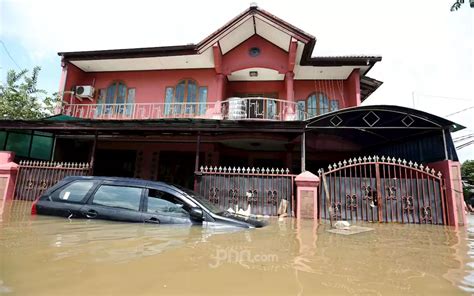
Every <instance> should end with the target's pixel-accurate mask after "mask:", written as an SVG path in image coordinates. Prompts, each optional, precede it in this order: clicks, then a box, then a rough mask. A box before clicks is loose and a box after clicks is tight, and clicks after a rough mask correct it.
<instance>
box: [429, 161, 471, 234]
mask: <svg viewBox="0 0 474 296" xmlns="http://www.w3.org/2000/svg"><path fill="white" fill-rule="evenodd" d="M429 165H430V167H432V168H434V169H435V170H438V171H440V172H441V173H442V174H443V176H444V179H445V186H446V202H447V205H446V206H447V207H446V208H447V215H448V222H449V223H446V224H448V225H451V226H462V225H467V216H466V212H465V210H464V199H463V191H462V182H461V164H460V163H459V162H458V161H452V160H442V161H437V162H432V163H430V164H429Z"/></svg>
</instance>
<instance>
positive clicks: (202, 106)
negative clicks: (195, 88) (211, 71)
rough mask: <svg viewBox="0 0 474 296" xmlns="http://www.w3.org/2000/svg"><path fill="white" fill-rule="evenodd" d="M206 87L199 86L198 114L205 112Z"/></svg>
mask: <svg viewBox="0 0 474 296" xmlns="http://www.w3.org/2000/svg"><path fill="white" fill-rule="evenodd" d="M206 103H207V87H205V86H201V87H200V88H199V109H198V111H199V112H198V114H199V115H205V114H206V107H207V104H206Z"/></svg>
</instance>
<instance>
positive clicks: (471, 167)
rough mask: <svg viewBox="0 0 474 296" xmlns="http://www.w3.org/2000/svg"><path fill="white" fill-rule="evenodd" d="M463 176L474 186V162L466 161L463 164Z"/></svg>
mask: <svg viewBox="0 0 474 296" xmlns="http://www.w3.org/2000/svg"><path fill="white" fill-rule="evenodd" d="M461 175H462V177H463V179H465V180H467V182H468V183H469V184H471V185H474V160H466V161H465V162H463V164H462V166H461Z"/></svg>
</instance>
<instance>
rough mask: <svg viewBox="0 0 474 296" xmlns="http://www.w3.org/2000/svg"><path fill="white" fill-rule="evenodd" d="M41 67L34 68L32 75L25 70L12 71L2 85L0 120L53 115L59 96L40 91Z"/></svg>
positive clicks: (0, 89) (0, 92)
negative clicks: (39, 75)
mask: <svg viewBox="0 0 474 296" xmlns="http://www.w3.org/2000/svg"><path fill="white" fill-rule="evenodd" d="M40 70H41V68H40V67H34V68H33V71H31V74H29V71H28V70H26V69H24V70H21V71H19V72H17V71H15V70H10V71H8V73H7V77H6V82H5V83H4V84H2V85H0V119H38V118H43V117H45V116H49V115H52V114H53V112H54V108H55V107H56V104H57V102H58V101H59V99H58V96H57V94H53V95H48V94H47V92H46V91H45V90H42V89H38V88H37V84H38V74H39V72H40Z"/></svg>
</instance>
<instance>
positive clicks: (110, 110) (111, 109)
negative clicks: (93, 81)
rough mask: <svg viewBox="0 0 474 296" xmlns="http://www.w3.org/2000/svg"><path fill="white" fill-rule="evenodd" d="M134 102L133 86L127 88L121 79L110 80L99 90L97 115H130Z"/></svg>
mask: <svg viewBox="0 0 474 296" xmlns="http://www.w3.org/2000/svg"><path fill="white" fill-rule="evenodd" d="M134 103H135V88H129V87H127V85H125V83H123V82H121V81H114V82H112V83H111V84H110V85H109V86H108V87H107V88H102V89H100V90H99V97H98V99H97V105H98V106H97V115H101V114H117V113H118V114H126V115H130V114H131V112H132V111H133V109H134V108H133V107H134V106H133V104H134Z"/></svg>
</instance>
